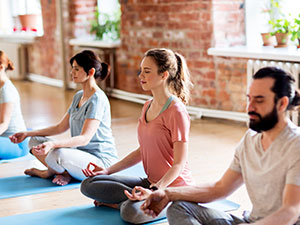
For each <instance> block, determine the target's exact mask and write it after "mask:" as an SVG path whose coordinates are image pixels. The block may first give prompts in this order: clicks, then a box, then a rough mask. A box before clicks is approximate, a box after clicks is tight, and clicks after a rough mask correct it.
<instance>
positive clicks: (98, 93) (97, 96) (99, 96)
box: [91, 90, 108, 102]
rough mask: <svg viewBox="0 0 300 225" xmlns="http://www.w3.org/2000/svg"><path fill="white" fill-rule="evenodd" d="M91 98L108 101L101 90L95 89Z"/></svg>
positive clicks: (97, 100)
mask: <svg viewBox="0 0 300 225" xmlns="http://www.w3.org/2000/svg"><path fill="white" fill-rule="evenodd" d="M91 100H92V101H96V102H108V98H107V96H106V94H105V93H104V91H102V90H98V91H96V92H95V93H94V94H93V95H92V96H91Z"/></svg>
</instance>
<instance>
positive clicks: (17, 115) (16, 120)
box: [0, 80, 26, 137]
mask: <svg viewBox="0 0 300 225" xmlns="http://www.w3.org/2000/svg"><path fill="white" fill-rule="evenodd" d="M3 103H12V104H13V110H12V114H11V117H10V121H9V124H8V128H7V130H6V131H5V132H4V133H3V134H1V136H4V137H8V136H10V135H12V134H14V133H17V132H20V131H26V126H25V123H24V120H23V116H22V112H21V104H20V96H19V92H18V91H17V89H16V87H15V86H14V85H13V83H12V82H11V81H10V80H7V81H5V83H4V85H3V86H2V87H1V88H0V104H3Z"/></svg>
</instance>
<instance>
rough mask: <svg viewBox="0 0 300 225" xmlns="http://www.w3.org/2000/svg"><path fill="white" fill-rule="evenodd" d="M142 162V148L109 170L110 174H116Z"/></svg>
mask: <svg viewBox="0 0 300 225" xmlns="http://www.w3.org/2000/svg"><path fill="white" fill-rule="evenodd" d="M140 161H141V153H140V147H139V148H138V149H136V150H135V151H133V152H131V153H129V154H128V155H127V156H126V157H125V158H123V159H122V160H120V161H119V162H117V163H115V164H114V165H112V166H111V167H109V168H107V171H108V174H112V173H116V172H119V171H121V170H124V169H126V168H129V167H131V166H133V165H135V164H137V163H138V162H140Z"/></svg>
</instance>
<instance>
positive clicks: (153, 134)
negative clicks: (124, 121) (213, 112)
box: [138, 100, 194, 186]
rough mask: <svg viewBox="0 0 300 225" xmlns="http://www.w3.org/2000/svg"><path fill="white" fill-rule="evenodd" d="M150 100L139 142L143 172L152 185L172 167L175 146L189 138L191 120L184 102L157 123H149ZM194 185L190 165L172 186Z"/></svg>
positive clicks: (143, 115)
mask: <svg viewBox="0 0 300 225" xmlns="http://www.w3.org/2000/svg"><path fill="white" fill-rule="evenodd" d="M150 102H151V100H149V101H147V102H146V103H145V105H144V107H143V110H142V115H141V117H140V119H139V123H138V140H139V144H140V151H141V158H142V161H143V165H144V169H145V172H146V174H147V175H148V180H149V181H150V182H151V183H156V182H158V181H159V180H160V179H161V178H162V177H163V176H164V175H165V174H166V172H167V171H168V170H169V169H170V168H171V167H172V165H173V161H174V157H173V154H174V150H173V144H174V142H177V141H183V142H187V141H188V139H189V130H190V117H189V114H188V112H187V111H186V107H185V106H184V104H183V103H181V102H176V103H175V104H173V105H171V106H169V108H167V109H166V110H165V111H164V112H162V113H161V114H160V115H159V116H157V117H156V118H155V119H154V120H152V121H150V122H146V120H145V113H146V109H147V107H148V105H149V104H150ZM192 184H194V180H193V177H192V173H191V170H190V168H189V166H188V162H186V163H185V166H184V169H183V171H182V172H181V174H180V175H179V176H178V177H177V178H176V179H175V180H174V181H173V182H172V183H171V184H170V185H169V186H185V185H192Z"/></svg>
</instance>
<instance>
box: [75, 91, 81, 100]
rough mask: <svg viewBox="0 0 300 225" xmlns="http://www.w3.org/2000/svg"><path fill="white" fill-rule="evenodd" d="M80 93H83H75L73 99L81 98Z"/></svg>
mask: <svg viewBox="0 0 300 225" xmlns="http://www.w3.org/2000/svg"><path fill="white" fill-rule="evenodd" d="M82 93H83V91H82V90H80V91H77V92H76V93H75V95H74V97H73V99H74V100H75V99H78V98H81V96H82Z"/></svg>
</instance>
